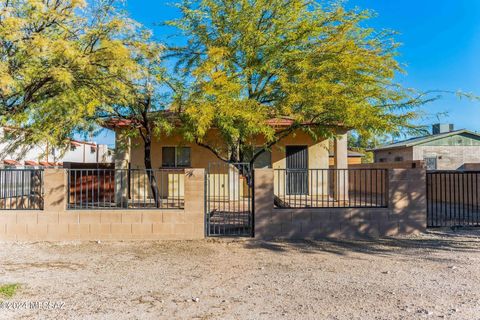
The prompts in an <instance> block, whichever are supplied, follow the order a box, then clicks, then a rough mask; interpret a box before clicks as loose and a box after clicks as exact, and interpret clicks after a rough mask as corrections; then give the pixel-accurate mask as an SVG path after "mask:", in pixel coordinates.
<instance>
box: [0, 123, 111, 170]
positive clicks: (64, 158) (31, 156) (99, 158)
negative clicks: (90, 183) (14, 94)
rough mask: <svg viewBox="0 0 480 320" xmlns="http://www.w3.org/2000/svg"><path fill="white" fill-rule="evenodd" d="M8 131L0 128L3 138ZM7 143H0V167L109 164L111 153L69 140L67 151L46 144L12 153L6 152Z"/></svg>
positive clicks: (102, 147) (101, 146) (81, 142)
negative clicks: (69, 163)
mask: <svg viewBox="0 0 480 320" xmlns="http://www.w3.org/2000/svg"><path fill="white" fill-rule="evenodd" d="M5 132H8V129H5V128H0V136H1V137H2V138H3V137H4V135H5ZM7 145H8V143H7V142H3V143H0V166H8V167H18V166H44V167H48V166H62V165H63V163H64V162H73V163H111V162H112V157H113V151H112V150H110V149H109V148H108V146H107V145H102V144H100V145H99V144H96V143H94V142H84V141H76V140H71V141H70V146H69V147H68V149H66V150H65V149H58V148H51V147H50V146H49V145H48V144H44V145H36V146H32V147H25V148H24V150H18V151H16V152H13V153H8V152H6V149H7Z"/></svg>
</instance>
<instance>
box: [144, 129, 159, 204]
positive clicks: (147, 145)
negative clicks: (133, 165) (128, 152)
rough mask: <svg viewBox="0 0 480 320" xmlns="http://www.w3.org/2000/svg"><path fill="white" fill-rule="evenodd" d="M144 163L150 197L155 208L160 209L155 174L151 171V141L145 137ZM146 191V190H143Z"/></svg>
mask: <svg viewBox="0 0 480 320" xmlns="http://www.w3.org/2000/svg"><path fill="white" fill-rule="evenodd" d="M144 145H145V147H144V161H145V169H146V171H147V177H148V181H149V183H150V189H151V190H152V196H153V199H154V201H155V207H156V208H159V207H160V194H159V191H158V184H157V179H156V177H155V172H154V171H153V169H152V155H151V154H152V141H151V139H150V137H146V139H145V141H144ZM145 191H146V190H145Z"/></svg>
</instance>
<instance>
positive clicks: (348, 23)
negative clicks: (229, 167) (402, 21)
mask: <svg viewBox="0 0 480 320" xmlns="http://www.w3.org/2000/svg"><path fill="white" fill-rule="evenodd" d="M179 7H180V9H181V12H182V17H181V18H179V19H178V20H175V21H171V22H170V25H172V26H175V27H177V28H179V29H180V30H181V31H182V32H183V34H184V35H185V36H186V37H187V39H188V42H187V44H186V45H185V46H177V47H173V48H172V54H171V56H172V57H176V58H178V63H177V71H179V72H180V73H181V74H187V75H188V79H190V80H191V86H190V88H189V89H190V91H189V92H188V95H186V98H185V99H182V102H181V103H179V105H180V108H181V110H182V112H184V114H185V116H186V123H187V124H188V126H187V130H186V131H187V137H188V138H189V139H191V140H194V141H197V142H198V143H199V144H201V145H204V146H206V147H210V148H212V146H214V142H212V141H208V138H207V136H206V133H207V131H208V130H209V129H210V128H213V127H214V128H217V129H218V130H219V132H220V134H221V135H222V136H223V138H224V139H225V140H226V141H227V143H228V145H229V150H228V153H229V155H230V158H231V159H230V160H240V159H239V158H241V154H242V149H244V148H245V147H246V145H248V140H249V139H250V138H251V137H254V136H256V135H263V136H265V137H266V142H265V145H264V148H265V149H267V148H269V147H270V146H271V145H273V143H275V142H277V141H278V140H280V139H282V138H283V137H284V136H285V135H286V134H288V133H291V132H293V131H295V130H298V129H302V130H306V131H307V132H309V133H310V134H311V135H312V137H314V138H316V137H318V136H331V135H334V134H335V133H336V131H335V128H336V127H338V126H341V127H343V128H346V129H356V130H357V131H358V132H359V133H361V134H362V135H363V136H368V135H370V134H372V133H373V134H375V133H383V132H389V133H393V134H395V133H399V132H401V131H403V130H410V129H414V128H415V127H414V126H412V125H411V122H412V120H413V119H415V118H416V117H417V112H416V110H415V107H417V106H419V105H421V104H424V103H426V102H427V101H428V99H427V98H426V96H424V95H421V94H417V93H416V92H415V91H414V90H411V89H407V88H404V87H402V86H401V85H400V84H398V83H396V82H395V79H394V78H395V75H396V74H397V73H400V72H403V70H402V68H401V66H400V65H399V63H398V62H397V60H396V50H397V48H398V44H397V43H396V42H395V40H394V38H393V36H394V33H392V32H389V31H378V30H374V29H371V28H367V27H364V26H363V22H364V21H365V20H367V19H369V18H371V17H372V13H371V12H370V11H365V10H364V11H361V10H346V9H345V8H344V7H343V6H342V4H341V2H328V3H327V1H321V2H318V1H313V0H200V1H183V2H182V4H181V5H180V6H179ZM184 97H185V96H184ZM272 118H281V119H285V118H286V119H289V120H292V123H291V125H289V126H288V128H283V129H282V130H278V129H275V128H273V127H272V126H270V125H268V124H267V120H268V119H272Z"/></svg>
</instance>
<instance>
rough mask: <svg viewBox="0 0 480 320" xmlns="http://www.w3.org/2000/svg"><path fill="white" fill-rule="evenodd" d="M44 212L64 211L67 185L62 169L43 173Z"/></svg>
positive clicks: (48, 170)
mask: <svg viewBox="0 0 480 320" xmlns="http://www.w3.org/2000/svg"><path fill="white" fill-rule="evenodd" d="M43 188H44V189H43V190H44V210H45V211H55V212H61V211H65V209H66V203H67V183H66V174H65V170H64V169H45V171H44V173H43Z"/></svg>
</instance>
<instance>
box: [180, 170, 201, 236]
mask: <svg viewBox="0 0 480 320" xmlns="http://www.w3.org/2000/svg"><path fill="white" fill-rule="evenodd" d="M184 190H185V191H184V192H185V193H184V198H185V206H184V210H185V216H186V218H187V219H186V221H188V223H193V224H194V225H193V232H194V234H193V237H194V238H196V239H202V238H204V237H205V169H203V168H202V169H185V182H184Z"/></svg>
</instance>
